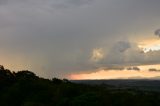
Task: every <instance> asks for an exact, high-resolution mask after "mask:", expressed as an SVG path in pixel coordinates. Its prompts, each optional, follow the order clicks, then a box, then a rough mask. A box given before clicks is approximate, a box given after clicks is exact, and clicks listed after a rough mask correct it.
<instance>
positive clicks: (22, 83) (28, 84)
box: [0, 66, 160, 106]
mask: <svg viewBox="0 0 160 106" xmlns="http://www.w3.org/2000/svg"><path fill="white" fill-rule="evenodd" d="M0 106H160V93H159V92H154V91H143V90H137V89H119V88H117V87H113V86H107V85H104V84H102V85H87V84H76V83H71V82H70V81H68V80H67V79H63V80H60V79H57V78H53V79H52V80H49V79H44V78H40V77H38V76H36V75H35V74H34V73H33V72H30V71H19V72H11V71H10V70H7V69H4V67H3V66H0Z"/></svg>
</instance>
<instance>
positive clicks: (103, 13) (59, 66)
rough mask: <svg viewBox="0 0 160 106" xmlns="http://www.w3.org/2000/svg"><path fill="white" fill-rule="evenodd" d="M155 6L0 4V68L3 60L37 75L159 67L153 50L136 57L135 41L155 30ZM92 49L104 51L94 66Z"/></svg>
mask: <svg viewBox="0 0 160 106" xmlns="http://www.w3.org/2000/svg"><path fill="white" fill-rule="evenodd" d="M159 3H160V1H159V0H152V1H151V0H121V1H119V0H5V1H4V0H1V1H0V17H1V18H0V48H1V49H0V53H1V55H0V56H1V57H0V58H3V60H4V61H3V62H2V63H1V64H7V62H9V63H8V64H9V65H10V66H12V67H14V69H16V68H17V67H18V66H19V64H20V65H21V66H26V67H25V68H29V69H31V70H33V71H34V70H35V72H36V73H38V74H40V75H42V76H46V77H52V76H60V77H63V76H64V75H66V74H69V73H73V72H85V71H88V70H90V71H91V72H92V70H95V69H98V68H101V67H108V68H111V67H112V66H115V67H118V66H133V65H135V64H136V65H137V64H138V65H141V64H154V63H160V60H159V57H160V55H159V54H160V53H159V52H154V53H148V54H142V53H140V50H139V48H138V47H137V45H136V44H137V43H138V40H139V37H146V36H147V37H148V36H150V35H149V34H150V32H152V33H151V36H152V35H153V30H155V29H156V28H157V27H159V25H160V22H159V19H160V15H159V10H160V6H159ZM80 7H82V8H80ZM143 33H144V34H143ZM146 33H147V34H146ZM95 48H102V50H103V53H104V54H103V55H104V56H103V58H102V59H100V60H99V61H98V62H93V61H91V57H92V52H93V50H94V49H95ZM98 55H101V54H98V53H97V56H98ZM146 55H147V56H146Z"/></svg>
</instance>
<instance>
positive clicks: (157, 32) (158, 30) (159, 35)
mask: <svg viewBox="0 0 160 106" xmlns="http://www.w3.org/2000/svg"><path fill="white" fill-rule="evenodd" d="M154 34H155V35H156V36H158V37H160V29H157V30H156V31H155V32H154Z"/></svg>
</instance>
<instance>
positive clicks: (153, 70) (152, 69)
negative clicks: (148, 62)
mask: <svg viewBox="0 0 160 106" xmlns="http://www.w3.org/2000/svg"><path fill="white" fill-rule="evenodd" d="M148 71H150V72H160V70H158V69H156V68H151V69H149V70H148Z"/></svg>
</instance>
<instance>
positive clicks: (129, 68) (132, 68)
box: [127, 66, 141, 71]
mask: <svg viewBox="0 0 160 106" xmlns="http://www.w3.org/2000/svg"><path fill="white" fill-rule="evenodd" d="M127 70H135V71H140V70H141V69H140V68H139V67H135V66H134V67H128V68H127Z"/></svg>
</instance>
